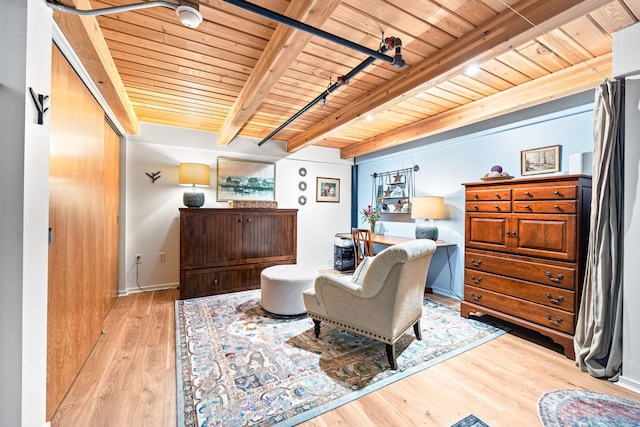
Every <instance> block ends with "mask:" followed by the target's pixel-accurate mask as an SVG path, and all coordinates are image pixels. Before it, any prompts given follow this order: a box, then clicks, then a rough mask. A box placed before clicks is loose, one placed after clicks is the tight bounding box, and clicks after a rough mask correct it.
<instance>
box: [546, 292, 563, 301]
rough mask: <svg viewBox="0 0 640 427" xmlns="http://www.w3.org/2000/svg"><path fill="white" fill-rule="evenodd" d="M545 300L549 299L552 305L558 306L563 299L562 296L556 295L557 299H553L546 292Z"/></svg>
mask: <svg viewBox="0 0 640 427" xmlns="http://www.w3.org/2000/svg"><path fill="white" fill-rule="evenodd" d="M547 298H549V301H551V302H552V303H554V304H560V303H561V302H562V301H564V297H563V296H562V295H558V298H553V297H552V296H551V294H550V293H549V292H547Z"/></svg>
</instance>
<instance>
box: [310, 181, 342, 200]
mask: <svg viewBox="0 0 640 427" xmlns="http://www.w3.org/2000/svg"><path fill="white" fill-rule="evenodd" d="M339 201H340V180H339V179H338V178H322V177H318V178H316V202H339Z"/></svg>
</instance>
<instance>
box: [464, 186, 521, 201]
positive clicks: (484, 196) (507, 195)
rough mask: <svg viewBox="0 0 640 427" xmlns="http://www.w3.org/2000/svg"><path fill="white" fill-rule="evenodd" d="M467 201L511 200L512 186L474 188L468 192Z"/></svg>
mask: <svg viewBox="0 0 640 427" xmlns="http://www.w3.org/2000/svg"><path fill="white" fill-rule="evenodd" d="M465 197H466V200H467V201H472V200H475V201H489V200H492V201H509V202H510V201H511V189H510V188H494V189H491V190H480V189H472V190H468V191H467V192H466V196H465Z"/></svg>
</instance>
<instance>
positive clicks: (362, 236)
mask: <svg viewBox="0 0 640 427" xmlns="http://www.w3.org/2000/svg"><path fill="white" fill-rule="evenodd" d="M351 234H352V235H353V255H354V257H355V267H356V268H357V267H358V265H359V264H360V262H362V260H363V259H364V257H367V256H373V255H375V254H374V253H373V243H371V230H370V229H368V228H355V227H354V228H352V229H351Z"/></svg>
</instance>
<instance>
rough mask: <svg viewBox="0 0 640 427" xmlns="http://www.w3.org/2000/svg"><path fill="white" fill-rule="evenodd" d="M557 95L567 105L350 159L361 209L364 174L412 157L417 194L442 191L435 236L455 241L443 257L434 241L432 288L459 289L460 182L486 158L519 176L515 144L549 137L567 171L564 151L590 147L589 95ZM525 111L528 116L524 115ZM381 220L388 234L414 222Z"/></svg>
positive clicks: (477, 173) (482, 168) (535, 143)
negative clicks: (442, 203) (442, 206)
mask: <svg viewBox="0 0 640 427" xmlns="http://www.w3.org/2000/svg"><path fill="white" fill-rule="evenodd" d="M564 102H565V103H566V104H567V105H569V106H566V107H565V106H564V104H562V105H560V106H559V107H558V106H552V105H551V104H550V105H547V106H546V107H537V108H534V109H530V110H528V111H525V112H521V113H518V114H513V115H510V117H509V118H508V119H507V120H506V122H507V123H509V122H511V123H509V124H506V125H504V124H501V123H504V122H505V118H500V120H492V121H487V122H485V123H482V124H478V125H474V126H470V127H466V128H463V129H460V130H458V131H456V132H448V133H446V134H443V135H441V136H440V137H432V138H425V139H423V140H419V141H416V142H415V143H412V144H411V145H412V146H411V147H410V148H408V149H405V150H400V149H398V150H396V152H393V153H392V152H389V151H386V152H383V153H381V154H379V155H375V154H373V155H370V156H367V157H363V158H358V159H356V163H357V164H358V206H359V207H360V209H361V208H363V207H365V206H366V205H367V204H371V203H372V201H371V194H372V188H371V186H372V182H373V181H372V178H371V175H372V174H373V173H374V172H385V171H393V170H395V169H403V168H407V167H411V166H413V165H414V164H417V165H418V166H419V167H420V170H419V171H418V172H416V195H417V196H443V197H444V201H445V210H446V214H445V217H446V219H444V220H438V221H435V222H436V225H437V226H438V229H439V239H440V240H444V241H447V242H451V243H455V244H457V248H455V249H450V250H449V254H450V256H449V261H450V264H449V263H447V251H446V250H444V249H442V248H441V249H439V250H438V251H437V252H436V255H434V257H433V259H432V265H431V266H430V268H429V276H428V278H427V282H428V283H429V284H430V285H431V286H432V287H433V289H434V291H435V292H438V293H441V294H445V295H450V296H454V297H456V296H457V297H460V296H462V295H463V267H464V187H463V186H462V185H461V184H462V183H465V182H477V181H479V180H480V177H482V176H484V174H485V173H487V172H489V171H490V170H491V167H492V166H493V165H501V166H502V167H503V170H504V171H505V172H508V173H509V174H511V175H512V176H514V177H520V176H521V175H520V152H521V150H526V149H530V148H536V147H544V146H548V145H556V144H559V145H561V146H562V147H561V156H562V159H561V172H560V173H561V174H566V173H568V171H569V156H570V155H571V154H575V153H582V152H591V151H593V134H592V128H593V125H592V122H593V95H592V94H591V93H588V94H583V95H581V96H578V97H575V98H573V99H572V100H569V101H567V100H565V101H564ZM576 104H577V105H576ZM558 109H559V111H558ZM549 111H553V112H552V113H549ZM531 116H533V118H527V119H525V118H524V117H531ZM420 221H421V220H420ZM383 227H384V231H385V233H386V234H389V235H395V236H403V237H413V236H414V235H415V222H414V221H413V220H410V219H407V220H405V221H404V222H389V221H384V222H383ZM449 269H451V272H450V270H449Z"/></svg>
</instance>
